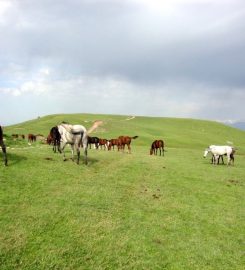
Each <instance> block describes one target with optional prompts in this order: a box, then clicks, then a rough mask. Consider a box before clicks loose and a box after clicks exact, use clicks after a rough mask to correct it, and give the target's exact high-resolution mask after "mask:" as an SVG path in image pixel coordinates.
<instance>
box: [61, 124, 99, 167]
mask: <svg viewBox="0 0 245 270" xmlns="http://www.w3.org/2000/svg"><path fill="white" fill-rule="evenodd" d="M101 124H102V121H96V122H94V124H93V126H92V127H91V128H90V129H89V130H88V131H87V129H86V128H85V127H84V126H82V125H70V124H67V123H62V124H60V125H58V130H59V133H60V136H61V147H60V150H61V152H63V159H64V161H65V160H66V158H65V151H64V149H65V147H66V145H67V144H70V145H71V151H72V160H74V148H76V151H77V164H79V160H80V147H81V145H82V146H83V149H84V163H85V164H86V165H87V164H88V134H89V133H91V132H92V131H93V130H94V129H96V128H97V127H98V126H99V125H101Z"/></svg>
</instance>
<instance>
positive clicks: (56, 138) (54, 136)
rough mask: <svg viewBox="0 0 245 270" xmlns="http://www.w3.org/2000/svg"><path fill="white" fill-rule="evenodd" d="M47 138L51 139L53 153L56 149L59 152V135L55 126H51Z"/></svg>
mask: <svg viewBox="0 0 245 270" xmlns="http://www.w3.org/2000/svg"><path fill="white" fill-rule="evenodd" d="M48 139H49V140H51V143H52V144H53V151H54V153H56V151H57V150H58V151H59V152H60V153H61V150H60V140H61V136H60V133H59V130H58V127H57V126H55V127H52V128H51V130H50V132H49V135H48Z"/></svg>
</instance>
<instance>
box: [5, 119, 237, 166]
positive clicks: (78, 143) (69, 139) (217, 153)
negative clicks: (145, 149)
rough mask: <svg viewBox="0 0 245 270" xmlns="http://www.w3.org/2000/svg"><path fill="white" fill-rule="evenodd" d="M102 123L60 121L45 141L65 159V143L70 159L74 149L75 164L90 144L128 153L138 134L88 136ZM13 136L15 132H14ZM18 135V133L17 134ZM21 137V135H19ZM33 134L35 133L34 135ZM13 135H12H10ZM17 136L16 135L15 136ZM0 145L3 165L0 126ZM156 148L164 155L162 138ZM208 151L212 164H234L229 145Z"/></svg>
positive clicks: (85, 153) (212, 146)
mask: <svg viewBox="0 0 245 270" xmlns="http://www.w3.org/2000/svg"><path fill="white" fill-rule="evenodd" d="M101 124H102V121H95V122H94V124H93V125H92V127H91V128H90V129H89V130H87V129H86V128H85V127H84V126H82V125H71V124H69V123H66V122H62V123H61V124H60V125H57V126H54V127H52V128H51V130H50V133H49V135H48V137H47V143H48V144H50V145H51V144H52V145H53V151H54V152H57V151H59V152H60V153H63V160H66V157H65V151H64V149H65V147H66V146H67V145H70V146H71V152H72V160H74V151H76V152H77V164H79V161H80V148H81V147H82V148H83V151H84V163H85V164H87V163H88V157H87V156H88V146H89V147H90V148H91V145H94V148H95V149H99V148H100V149H102V148H103V149H104V150H106V149H107V150H111V149H113V150H114V147H117V150H118V151H122V152H124V150H125V147H127V149H128V153H131V146H130V144H131V140H132V139H137V138H138V136H134V137H130V136H119V137H118V138H116V139H110V140H107V139H101V138H98V137H91V136H89V135H90V134H91V133H92V132H93V131H94V130H95V129H96V128H98V127H99V126H100V125H101ZM14 135H15V138H16V137H17V136H16V135H17V134H14ZM30 135H32V134H29V135H28V141H30V142H33V141H35V137H31V136H30ZM19 136H20V135H19ZM21 136H22V138H23V135H21ZM34 136H35V135H34ZM12 137H13V135H12ZM17 138H18V137H17ZM0 147H1V148H2V152H3V159H4V165H5V166H7V164H8V160H7V152H6V146H5V144H4V141H3V131H2V127H1V126H0ZM158 149H159V151H160V156H161V155H162V156H164V151H165V150H164V141H163V140H155V141H153V143H152V144H151V148H150V155H152V154H154V155H157V152H158ZM208 153H211V154H212V160H211V163H212V164H215V165H217V164H219V161H220V159H221V160H222V162H223V164H224V160H223V156H224V155H226V156H227V165H230V164H231V162H233V165H234V154H235V148H234V147H231V146H217V145H210V146H209V147H208V148H207V149H205V152H204V157H206V156H207V154H208Z"/></svg>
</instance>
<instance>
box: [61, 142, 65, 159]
mask: <svg viewBox="0 0 245 270" xmlns="http://www.w3.org/2000/svg"><path fill="white" fill-rule="evenodd" d="M65 146H66V143H61V148H60V153H62V152H63V161H66V157H65V151H64V149H65Z"/></svg>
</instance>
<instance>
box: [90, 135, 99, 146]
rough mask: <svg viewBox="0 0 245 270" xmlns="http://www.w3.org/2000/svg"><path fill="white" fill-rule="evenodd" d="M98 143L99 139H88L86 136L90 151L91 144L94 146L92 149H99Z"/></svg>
mask: <svg viewBox="0 0 245 270" xmlns="http://www.w3.org/2000/svg"><path fill="white" fill-rule="evenodd" d="M99 142H100V139H99V138H98V137H90V136H88V144H89V148H90V149H91V144H94V149H98V148H99Z"/></svg>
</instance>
